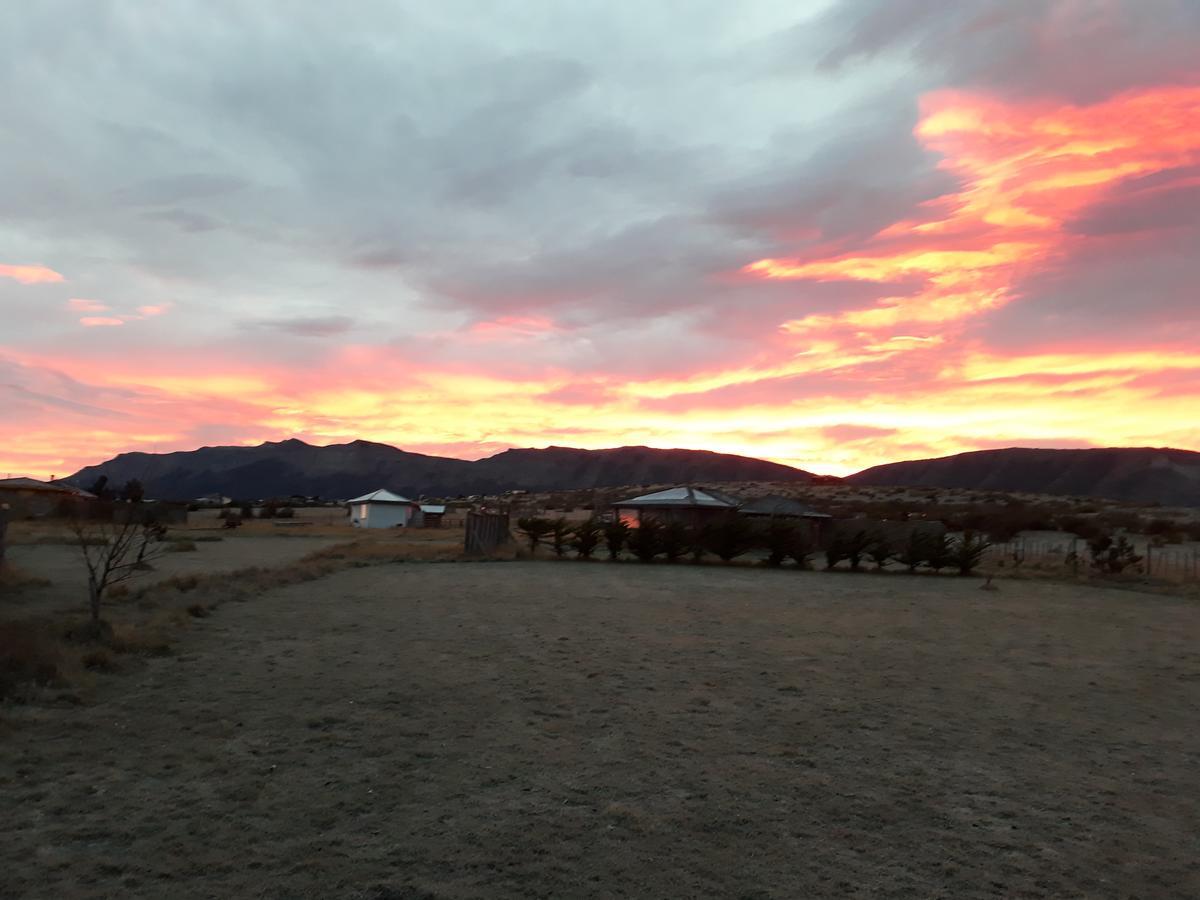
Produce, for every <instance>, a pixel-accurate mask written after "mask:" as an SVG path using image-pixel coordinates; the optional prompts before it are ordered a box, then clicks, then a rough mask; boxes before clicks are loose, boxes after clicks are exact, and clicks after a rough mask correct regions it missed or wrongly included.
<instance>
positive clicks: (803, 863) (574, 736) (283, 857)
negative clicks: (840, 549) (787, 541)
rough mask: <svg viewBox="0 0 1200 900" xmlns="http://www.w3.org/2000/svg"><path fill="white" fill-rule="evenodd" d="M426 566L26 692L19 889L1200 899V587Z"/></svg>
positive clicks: (19, 725) (15, 784) (11, 887)
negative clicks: (83, 693)
mask: <svg viewBox="0 0 1200 900" xmlns="http://www.w3.org/2000/svg"><path fill="white" fill-rule="evenodd" d="M978 584H979V581H978V580H974V579H971V580H967V579H954V578H893V577H887V576H874V577H873V576H861V577H855V576H849V575H837V574H818V573H799V572H786V571H784V572H778V571H764V570H753V569H736V568H735V569H725V568H720V567H707V566H706V567H692V566H677V567H667V566H641V565H637V564H621V565H610V564H603V563H596V564H587V563H549V562H541V563H537V562H515V563H511V562H510V563H438V564H429V563H424V564H423V563H409V564H398V565H387V566H379V567H374V568H365V569H355V570H351V571H347V572H342V573H340V574H335V575H332V576H330V577H327V578H324V579H321V580H317V581H312V582H308V583H304V584H297V585H293V586H290V587H284V588H280V589H277V590H272V591H269V592H267V593H265V594H263V595H262V596H259V597H256V598H255V599H253V600H251V601H249V602H245V603H233V604H226V605H224V606H222V607H221V608H220V609H219V610H217V611H216V613H215V614H214V615H212V616H211V617H208V618H205V619H202V620H199V621H197V622H195V623H194V624H193V626H191V627H190V628H189V629H188V630H187V631H186V632H185V633H184V634H183V635H182V636H181V638H180V640H179V642H178V643H177V644H176V646H175V652H174V654H173V655H172V656H168V657H163V658H158V659H152V660H150V661H148V662H147V663H146V664H145V666H144V667H143V668H142V669H140V670H138V671H135V672H133V673H131V674H127V675H122V676H114V677H109V678H106V679H103V680H102V681H101V682H100V684H99V685H98V687H97V694H96V697H95V699H94V702H90V703H87V704H85V705H83V706H70V707H66V706H46V705H40V706H39V705H33V706H26V707H9V708H8V709H5V710H4V711H3V713H2V715H3V723H4V724H3V732H0V778H2V781H0V866H2V869H0V871H3V873H4V874H3V876H2V881H0V893H2V894H3V895H4V896H13V897H47V898H49V897H56V898H58V897H61V898H92V897H97V898H98V897H172V898H176V897H178V898H201V897H263V898H293V897H312V898H368V897H369V898H376V900H385V898H393V900H395V898H426V900H428V898H483V897H544V898H562V897H585V898H592V897H594V898H601V897H605V898H607V897H639V898H640V897H654V898H660V897H661V898H677V897H732V898H760V900H761V898H794V897H911V898H934V897H944V898H966V900H969V898H982V897H1004V898H1009V897H1045V898H1067V897H1071V898H1108V897H1112V898H1118V897H1120V898H1131V897H1139V898H1176V897H1177V898H1194V897H1196V896H1200V861H1198V860H1200V840H1198V838H1197V835H1198V834H1200V787H1198V782H1200V776H1198V775H1197V772H1198V765H1200V751H1198V749H1197V743H1196V723H1197V721H1200V717H1198V713H1200V644H1198V643H1197V641H1196V636H1197V635H1200V607H1198V606H1197V605H1196V604H1195V603H1194V602H1190V601H1184V600H1179V599H1172V598H1170V597H1166V596H1159V595H1147V594H1139V593H1135V592H1132V591H1106V590H1102V589H1096V588H1088V587H1081V586H1069V585H1054V584H1045V583H1039V582H1005V583H1003V584H1002V585H1001V589H1000V590H999V591H995V592H984V591H980V590H978Z"/></svg>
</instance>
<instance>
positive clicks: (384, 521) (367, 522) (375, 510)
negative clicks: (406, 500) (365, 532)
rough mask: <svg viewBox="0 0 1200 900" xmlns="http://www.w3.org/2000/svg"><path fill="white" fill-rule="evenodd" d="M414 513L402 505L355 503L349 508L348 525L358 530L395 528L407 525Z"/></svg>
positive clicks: (410, 508)
mask: <svg viewBox="0 0 1200 900" xmlns="http://www.w3.org/2000/svg"><path fill="white" fill-rule="evenodd" d="M415 512H416V510H414V509H413V508H412V507H411V506H406V505H404V504H402V503H355V504H354V505H353V506H351V507H350V524H351V525H354V526H356V527H358V528H395V527H396V526H404V525H409V524H417V523H415V522H413V521H412V519H413V514H414V513H415Z"/></svg>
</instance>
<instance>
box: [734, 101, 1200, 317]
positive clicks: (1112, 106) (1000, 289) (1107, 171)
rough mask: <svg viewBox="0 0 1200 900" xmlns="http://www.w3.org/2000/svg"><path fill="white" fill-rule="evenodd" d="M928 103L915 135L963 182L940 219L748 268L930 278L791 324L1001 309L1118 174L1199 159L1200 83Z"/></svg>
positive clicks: (786, 274) (1064, 245) (933, 212)
mask: <svg viewBox="0 0 1200 900" xmlns="http://www.w3.org/2000/svg"><path fill="white" fill-rule="evenodd" d="M921 110H922V115H921V118H920V121H919V122H918V124H917V126H916V129H915V134H916V137H917V138H918V139H919V140H920V141H921V142H922V143H923V144H925V145H926V146H927V147H928V148H930V149H931V150H934V151H937V152H938V153H940V154H941V155H942V157H943V159H942V162H941V164H940V167H941V168H942V169H944V170H946V171H948V172H950V173H951V174H953V175H954V176H956V177H957V178H958V179H959V180H960V182H961V185H962V187H961V190H959V191H958V192H957V193H955V194H953V195H950V196H946V197H940V198H938V199H937V200H935V201H932V202H930V203H927V204H925V209H924V212H925V213H926V214H927V218H925V219H923V220H916V221H907V222H899V223H896V224H894V225H892V226H891V227H889V228H887V229H885V230H884V231H882V232H880V233H879V234H878V235H877V236H876V239H875V241H874V242H873V243H874V245H875V246H874V248H873V249H870V248H869V249H868V252H858V253H855V254H850V255H845V256H839V257H835V258H832V259H822V258H817V259H803V258H798V259H761V260H757V261H755V262H752V263H750V264H748V265H747V266H745V268H744V269H743V270H742V271H743V272H744V274H746V275H748V276H751V277H755V278H764V279H785V280H808V281H830V280H847V281H868V282H893V281H901V280H903V279H909V278H912V277H914V276H916V277H919V278H920V279H921V281H922V287H921V288H920V290H919V291H918V292H917V293H916V294H915V295H913V296H901V297H889V298H885V299H883V300H881V301H879V302H878V303H877V304H876V305H875V306H873V307H871V308H868V309H860V310H854V311H850V312H847V313H843V314H840V315H838V316H809V317H805V318H802V319H797V320H794V321H792V322H788V323H786V324H785V326H784V329H785V330H786V331H788V332H790V333H792V334H796V335H809V334H820V333H821V332H824V331H827V330H829V329H832V328H836V327H838V326H846V327H847V328H848V329H850V330H851V331H852V333H854V334H861V333H863V332H867V333H869V332H872V331H877V330H880V329H887V328H892V327H894V326H896V325H898V324H901V323H904V322H923V323H943V324H945V325H946V326H950V325H952V324H953V323H955V322H958V321H960V320H963V319H966V318H969V317H971V316H974V315H977V314H978V313H980V312H984V311H987V310H992V309H995V308H997V307H999V306H1002V305H1004V304H1006V303H1007V302H1009V301H1010V300H1011V299H1012V298H1013V296H1014V295H1013V290H1014V288H1015V286H1016V285H1017V284H1018V282H1019V281H1020V279H1021V278H1022V277H1023V276H1024V275H1026V274H1027V273H1029V272H1030V271H1032V270H1034V269H1035V268H1037V267H1039V266H1042V265H1045V264H1048V263H1052V262H1053V261H1054V260H1055V259H1057V258H1060V257H1061V256H1062V255H1063V253H1064V252H1065V251H1066V250H1068V249H1069V248H1070V245H1072V244H1073V243H1076V242H1078V241H1081V240H1083V238H1082V237H1080V236H1077V235H1073V234H1072V233H1070V232H1069V230H1067V229H1066V227H1065V226H1066V224H1067V223H1068V222H1069V221H1070V220H1071V219H1072V218H1073V217H1075V216H1077V215H1078V214H1079V213H1080V212H1081V211H1082V210H1083V209H1084V208H1085V207H1087V206H1089V205H1091V204H1093V203H1095V202H1097V201H1098V200H1099V199H1100V198H1102V197H1103V196H1104V195H1105V194H1106V192H1107V191H1109V190H1110V189H1111V188H1112V187H1113V186H1115V185H1117V184H1119V183H1121V182H1122V181H1124V180H1126V179H1129V178H1131V177H1133V176H1141V175H1148V174H1150V173H1154V172H1162V171H1165V170H1170V169H1179V168H1183V167H1187V166H1194V165H1197V164H1200V87H1172V88H1153V89H1146V90H1141V91H1133V92H1129V93H1126V94H1122V95H1120V96H1117V97H1114V98H1112V99H1110V100H1107V101H1104V102H1102V103H1096V104H1092V105H1089V106H1071V105H1061V104H1047V103H1033V104H1025V105H1020V104H1012V103H1006V102H1004V101H1001V100H998V99H995V98H990V97H987V96H984V95H979V94H971V93H963V92H954V91H946V92H940V93H936V94H933V95H931V96H928V97H926V98H925V99H924V100H923V102H922V104H921ZM863 337H866V335H863ZM868 339H869V340H871V341H874V338H873V337H870V338H868Z"/></svg>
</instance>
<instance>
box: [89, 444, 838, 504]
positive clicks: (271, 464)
mask: <svg viewBox="0 0 1200 900" xmlns="http://www.w3.org/2000/svg"><path fill="white" fill-rule="evenodd" d="M101 476H105V477H107V478H108V483H109V484H111V485H122V484H124V483H125V482H126V481H129V480H131V479H137V480H138V481H140V482H141V483H142V485H143V486H144V487H145V489H146V493H147V496H151V497H158V498H162V499H177V500H181V499H191V498H196V497H202V496H206V495H209V494H224V495H225V496H227V497H235V498H260V497H287V496H290V495H293V494H300V495H305V496H320V497H329V498H347V497H355V496H358V495H359V494H365V493H367V492H369V491H373V490H375V489H376V488H381V487H386V488H388V489H390V490H393V491H396V492H398V493H401V494H405V495H408V496H413V497H417V496H422V495H423V496H434V497H446V496H449V497H455V496H460V495H463V494H488V493H497V492H500V491H506V490H529V491H554V490H569V489H578V488H596V487H619V486H623V485H634V484H660V483H662V482H672V481H702V482H724V481H792V482H809V481H812V480H814V478H815V476H813V475H812V474H811V473H809V472H804V471H802V470H800V469H795V468H792V467H791V466H785V465H781V464H779V463H773V462H767V461H766V460H761V459H751V458H749V457H745V456H732V455H729V454H725V453H711V452H709V451H707V450H657V449H654V448H651V447H619V448H616V449H611V450H579V449H575V448H571V447H546V448H544V449H538V450H534V449H521V450H505V451H504V452H502V453H498V454H496V455H495V456H490V457H488V458H487V459H480V460H476V461H469V460H464V459H449V458H446V457H441V456H426V455H424V454H421V453H409V452H407V451H405V450H399V449H397V448H395V447H392V446H389V445H387V444H376V443H372V442H370V441H353V442H351V443H348V444H333V445H330V446H328V447H316V446H313V445H311V444H306V443H305V442H304V441H301V440H296V439H292V440H286V441H278V442H268V443H264V444H260V445H258V446H257V447H201V448H200V449H199V450H186V451H179V452H176V453H122V454H120V455H119V456H116V457H114V458H113V459H110V460H109V461H108V462H104V463H101V464H99V465H96V466H88V467H87V468H84V469H80V470H79V471H78V472H76V473H75V474H74V475H72V476H70V477H69V478H67V479H65V481H66V482H67V483H69V484H73V485H75V486H77V487H82V488H84V489H87V488H88V487H90V486H92V485H94V484H95V482H96V480H97V479H98V478H100V477H101Z"/></svg>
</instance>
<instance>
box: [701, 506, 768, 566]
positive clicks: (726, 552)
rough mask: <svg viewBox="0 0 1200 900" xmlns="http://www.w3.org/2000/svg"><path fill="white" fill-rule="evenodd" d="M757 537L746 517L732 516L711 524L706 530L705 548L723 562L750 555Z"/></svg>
mask: <svg viewBox="0 0 1200 900" xmlns="http://www.w3.org/2000/svg"><path fill="white" fill-rule="evenodd" d="M756 538H757V535H756V534H755V529H754V525H753V524H752V523H751V522H750V521H749V520H747V519H746V518H745V517H744V516H739V515H731V516H725V517H723V518H721V519H717V520H716V521H714V522H710V523H709V524H708V526H707V527H706V528H705V529H704V546H705V549H706V550H708V551H709V552H710V553H712V554H714V555H715V556H716V557H717V558H718V559H720V560H722V561H723V562H730V561H732V560H733V559H735V558H737V557H739V556H742V555H743V554H745V553H749V552H750V551H751V550H753V549H754V545H755V543H756Z"/></svg>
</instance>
